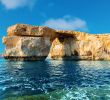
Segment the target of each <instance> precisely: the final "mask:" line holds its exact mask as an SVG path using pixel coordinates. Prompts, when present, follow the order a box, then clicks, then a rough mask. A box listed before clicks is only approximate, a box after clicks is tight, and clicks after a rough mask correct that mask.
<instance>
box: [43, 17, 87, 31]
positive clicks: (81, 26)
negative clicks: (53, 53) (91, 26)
mask: <svg viewBox="0 0 110 100" xmlns="http://www.w3.org/2000/svg"><path fill="white" fill-rule="evenodd" d="M43 25H44V26H48V27H51V28H54V29H63V30H79V31H88V27H87V23H86V21H85V20H82V19H80V18H76V17H75V18H74V17H71V16H69V15H66V16H64V17H63V18H58V19H49V20H47V21H46V22H45V23H44V24H43Z"/></svg>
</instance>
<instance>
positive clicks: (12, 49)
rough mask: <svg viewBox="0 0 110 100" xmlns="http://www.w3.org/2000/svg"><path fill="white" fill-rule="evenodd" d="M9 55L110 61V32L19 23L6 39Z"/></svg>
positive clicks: (12, 56) (39, 58)
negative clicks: (94, 32)
mask: <svg viewBox="0 0 110 100" xmlns="http://www.w3.org/2000/svg"><path fill="white" fill-rule="evenodd" d="M3 43H4V44H5V45H6V50H5V54H4V56H5V58H7V59H16V60H42V59H45V58H46V57H47V56H48V57H49V58H51V59H73V60H110V35H109V34H97V35H96V34H88V33H85V32H77V31H64V30H54V29H51V28H48V27H42V26H31V25H25V24H16V25H14V26H11V27H9V28H8V36H7V37H4V38H3Z"/></svg>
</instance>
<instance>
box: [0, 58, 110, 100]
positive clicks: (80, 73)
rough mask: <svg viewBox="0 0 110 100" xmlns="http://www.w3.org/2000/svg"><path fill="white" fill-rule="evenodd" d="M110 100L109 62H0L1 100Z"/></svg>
mask: <svg viewBox="0 0 110 100" xmlns="http://www.w3.org/2000/svg"><path fill="white" fill-rule="evenodd" d="M52 93H53V94H54V95H57V96H58V97H59V100H110V61H56V60H47V61H35V62H20V61H6V60H3V59H1V60H0V100H4V99H5V98H8V97H22V96H27V95H28V96H32V95H36V96H39V95H41V94H42V95H45V94H47V95H48V96H49V100H58V98H56V97H55V96H53V94H52Z"/></svg>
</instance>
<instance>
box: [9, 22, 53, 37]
mask: <svg viewBox="0 0 110 100" xmlns="http://www.w3.org/2000/svg"><path fill="white" fill-rule="evenodd" d="M7 32H8V36H29V37H51V38H53V37H55V30H54V29H51V28H48V27H45V26H31V25H26V24H16V25H13V26H11V27H9V28H8V30H7Z"/></svg>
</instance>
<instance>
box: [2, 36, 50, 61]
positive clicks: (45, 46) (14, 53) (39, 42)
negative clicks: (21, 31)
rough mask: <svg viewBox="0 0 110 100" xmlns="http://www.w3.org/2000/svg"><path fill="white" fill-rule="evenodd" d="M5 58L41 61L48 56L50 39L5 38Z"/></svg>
mask: <svg viewBox="0 0 110 100" xmlns="http://www.w3.org/2000/svg"><path fill="white" fill-rule="evenodd" d="M3 43H4V44H5V45H6V50H5V55H4V56H5V57H6V58H9V59H15V60H16V59H19V58H21V59H22V60H39V59H44V58H46V57H47V56H48V54H49V51H50V46H51V43H50V38H48V37H17V36H10V37H4V38H3Z"/></svg>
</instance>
